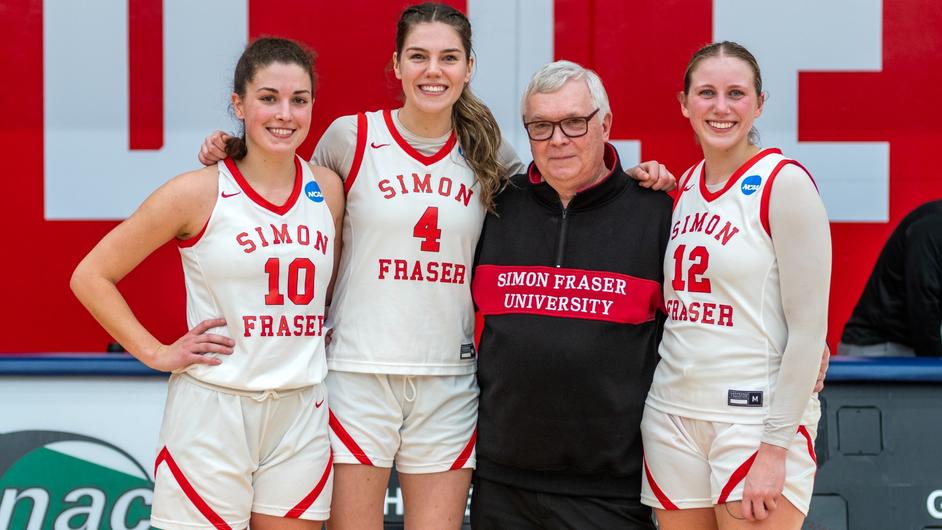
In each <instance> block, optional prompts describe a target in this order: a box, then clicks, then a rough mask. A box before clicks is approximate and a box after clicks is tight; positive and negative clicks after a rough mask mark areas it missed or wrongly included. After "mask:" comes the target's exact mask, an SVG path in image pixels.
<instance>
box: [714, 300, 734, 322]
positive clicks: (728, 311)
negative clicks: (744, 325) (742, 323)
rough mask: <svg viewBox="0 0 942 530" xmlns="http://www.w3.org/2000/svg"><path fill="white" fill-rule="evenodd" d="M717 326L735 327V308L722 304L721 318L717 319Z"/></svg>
mask: <svg viewBox="0 0 942 530" xmlns="http://www.w3.org/2000/svg"><path fill="white" fill-rule="evenodd" d="M716 325H718V326H726V327H729V328H731V327H733V306H731V305H726V304H720V318H719V319H717V321H716Z"/></svg>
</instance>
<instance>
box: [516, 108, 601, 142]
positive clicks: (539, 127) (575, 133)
mask: <svg viewBox="0 0 942 530" xmlns="http://www.w3.org/2000/svg"><path fill="white" fill-rule="evenodd" d="M599 110H600V109H595V110H594V111H593V112H592V114H589V115H588V116H584V117H574V118H565V119H562V120H559V121H543V120H540V121H530V122H523V126H524V127H525V128H526V129H527V136H529V137H530V139H531V140H534V141H537V142H539V141H542V140H549V139H550V138H552V137H553V133H554V132H555V131H556V126H557V125H558V126H559V129H560V130H561V131H563V134H565V135H566V136H568V137H569V138H578V137H580V136H585V134H586V133H587V132H589V120H591V119H592V117H593V116H595V115H596V114H598V113H599Z"/></svg>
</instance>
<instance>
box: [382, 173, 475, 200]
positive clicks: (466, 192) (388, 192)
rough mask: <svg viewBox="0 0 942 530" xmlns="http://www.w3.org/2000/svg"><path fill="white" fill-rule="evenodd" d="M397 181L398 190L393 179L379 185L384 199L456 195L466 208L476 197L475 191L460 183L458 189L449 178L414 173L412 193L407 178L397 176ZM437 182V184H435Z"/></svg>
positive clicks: (383, 180) (383, 181) (456, 198)
mask: <svg viewBox="0 0 942 530" xmlns="http://www.w3.org/2000/svg"><path fill="white" fill-rule="evenodd" d="M395 179H396V180H397V181H398V182H399V188H398V189H396V188H395V187H394V186H393V184H392V179H382V180H380V181H379V182H378V183H377V187H379V191H381V192H383V198H384V199H392V198H393V197H395V196H397V195H408V194H409V193H437V194H438V195H441V196H442V197H451V196H452V195H454V199H455V201H456V202H460V203H461V204H464V205H465V206H468V205H469V204H471V197H473V196H474V190H472V189H471V188H469V187H468V186H465V185H464V184H463V183H460V182H459V183H458V185H457V188H456V186H455V182H454V181H453V180H452V179H450V178H448V177H432V174H431V173H425V174H424V175H419V174H418V173H412V191H411V192H410V191H409V188H408V186H407V185H406V178H405V177H404V176H402V175H396V176H395ZM433 179H434V180H437V182H433Z"/></svg>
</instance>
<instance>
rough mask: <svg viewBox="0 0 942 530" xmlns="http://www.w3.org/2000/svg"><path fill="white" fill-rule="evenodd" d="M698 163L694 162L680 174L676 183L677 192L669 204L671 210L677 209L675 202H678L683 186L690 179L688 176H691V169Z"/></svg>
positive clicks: (682, 192)
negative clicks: (672, 201)
mask: <svg viewBox="0 0 942 530" xmlns="http://www.w3.org/2000/svg"><path fill="white" fill-rule="evenodd" d="M699 165H700V164H694V165H693V166H691V167H689V168H687V171H685V172H684V174H683V175H681V176H680V180H679V181H678V184H677V194H676V195H674V204H672V205H671V211H672V212H673V211H674V210H676V209H677V203H679V202H680V196H681V195H683V194H684V186H686V185H687V182H689V181H690V177H692V176H693V170H694V169H696V168H697V166H699Z"/></svg>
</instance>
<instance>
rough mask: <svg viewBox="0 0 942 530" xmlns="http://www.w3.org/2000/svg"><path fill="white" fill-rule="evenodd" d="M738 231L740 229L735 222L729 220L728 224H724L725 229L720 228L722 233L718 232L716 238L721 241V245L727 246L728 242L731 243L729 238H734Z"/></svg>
mask: <svg viewBox="0 0 942 530" xmlns="http://www.w3.org/2000/svg"><path fill="white" fill-rule="evenodd" d="M737 232H739V229H738V228H736V227H735V226H733V224H732V223H730V222H729V221H726V224H725V225H724V226H723V229H722V230H720V233H719V234H716V240H717V241H719V242H720V244H721V245H724V246H725V245H726V243H729V240H730V239H732V237H733V236H734V235H736V233H737ZM721 238H722V240H721Z"/></svg>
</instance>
